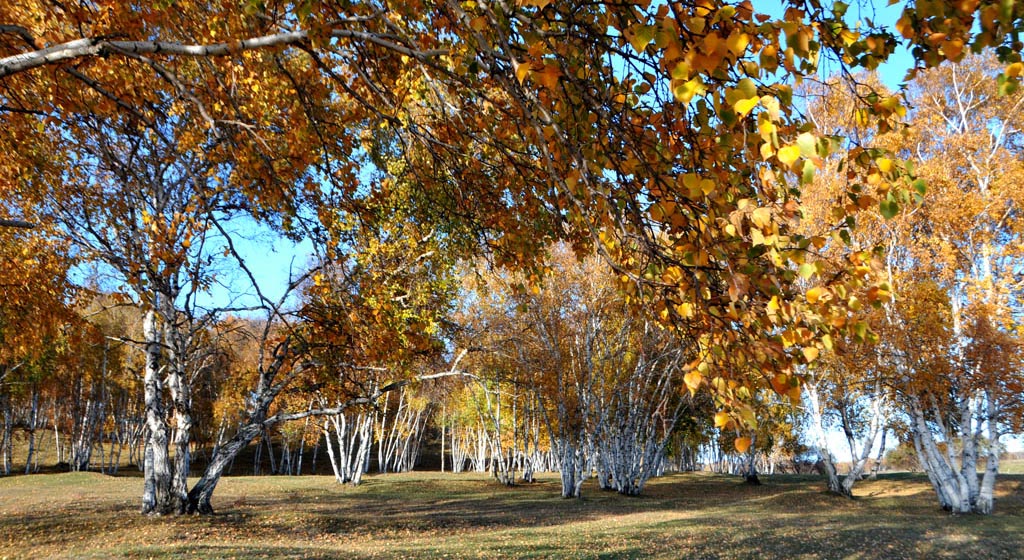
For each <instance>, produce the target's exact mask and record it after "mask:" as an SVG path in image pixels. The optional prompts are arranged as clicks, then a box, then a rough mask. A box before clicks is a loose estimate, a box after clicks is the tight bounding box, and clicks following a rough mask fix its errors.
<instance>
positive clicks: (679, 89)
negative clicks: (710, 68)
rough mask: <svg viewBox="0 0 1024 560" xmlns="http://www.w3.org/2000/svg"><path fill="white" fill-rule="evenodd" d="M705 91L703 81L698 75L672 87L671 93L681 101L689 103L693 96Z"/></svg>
mask: <svg viewBox="0 0 1024 560" xmlns="http://www.w3.org/2000/svg"><path fill="white" fill-rule="evenodd" d="M705 91H707V90H706V88H705V86H704V82H703V81H701V79H700V76H698V77H696V78H693V79H692V80H689V81H687V82H684V83H682V84H679V85H677V86H676V87H674V88H672V95H674V96H675V97H676V99H678V100H679V101H682V102H683V103H689V102H690V100H691V99H693V98H694V96H696V95H701V94H703V93H704V92H705Z"/></svg>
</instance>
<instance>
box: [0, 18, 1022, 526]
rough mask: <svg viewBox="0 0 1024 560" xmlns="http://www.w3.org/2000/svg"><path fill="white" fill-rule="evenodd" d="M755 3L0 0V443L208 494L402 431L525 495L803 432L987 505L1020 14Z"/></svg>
mask: <svg viewBox="0 0 1024 560" xmlns="http://www.w3.org/2000/svg"><path fill="white" fill-rule="evenodd" d="M780 4H781V5H780V6H777V8H779V9H778V10H776V11H775V12H772V13H762V12H759V11H758V9H757V8H756V7H755V5H754V4H753V3H752V2H750V1H741V2H725V1H721V0H694V1H681V2H662V3H652V2H649V1H642V0H641V1H627V2H576V1H569V2H550V1H548V0H516V1H457V0H441V1H437V2H426V1H422V2H421V1H409V2H388V1H383V0H371V1H367V2H351V1H334V0H323V1H317V2H312V1H302V2H290V1H276V0H266V1H254V0H247V1H244V2H239V3H204V2H194V1H191V0H178V1H172V2H152V3H141V4H138V3H123V2H114V1H96V0H90V1H84V2H78V3H73V4H71V3H55V2H50V1H47V0H27V1H25V2H18V3H7V4H4V5H3V6H0V114H2V116H3V124H4V126H3V127H2V129H0V149H2V150H3V151H4V153H5V158H4V159H3V160H0V213H2V214H3V215H2V216H0V218H2V219H3V220H2V222H0V262H2V263H3V265H2V266H3V269H2V272H3V279H2V283H0V289H2V292H0V411H2V416H3V418H2V421H3V430H2V432H0V452H2V465H0V466H2V471H3V472H4V473H5V474H9V473H10V472H11V470H12V468H13V464H14V462H15V461H18V463H19V464H22V463H21V461H22V460H24V463H23V464H24V467H25V472H26V473H28V472H31V471H32V470H34V469H36V468H37V466H38V464H39V462H40V459H39V454H38V452H37V443H38V441H37V438H38V436H39V434H41V433H46V434H47V435H52V437H53V438H54V447H55V449H56V450H57V457H56V458H51V460H54V459H55V461H56V462H57V463H60V464H65V465H67V467H68V468H70V469H74V470H85V469H98V470H102V471H104V472H111V473H113V472H116V471H117V469H118V468H119V467H120V466H122V465H125V464H131V465H137V466H138V467H139V468H140V469H142V471H143V473H144V478H143V480H144V482H143V485H144V491H143V494H142V495H143V498H142V504H141V509H142V511H143V512H144V513H153V514H168V513H186V512H189V513H211V512H213V506H212V501H211V499H212V496H213V493H214V490H215V489H216V486H217V483H218V481H219V479H220V477H221V476H222V475H223V474H224V473H225V472H228V471H230V470H232V469H235V468H236V466H235V462H236V459H238V458H239V457H240V454H241V452H242V451H243V450H244V449H246V448H251V449H252V450H253V451H254V459H253V469H254V470H256V471H259V470H260V469H263V468H265V466H267V465H269V470H270V472H271V473H279V474H302V473H304V472H310V471H311V470H312V469H315V468H317V467H316V465H315V463H316V461H317V458H318V457H319V458H320V461H321V463H323V462H324V461H326V462H327V463H329V468H330V470H331V471H332V472H333V474H334V475H335V478H336V480H337V481H338V482H339V483H352V484H358V483H359V481H360V478H361V476H362V475H363V474H364V473H366V472H368V471H370V470H371V469H373V468H376V469H377V470H379V471H380V472H395V471H403V470H408V469H411V468H413V467H414V466H415V465H416V464H417V461H418V458H419V457H420V455H421V450H422V449H423V448H424V447H425V446H426V445H435V444H440V457H441V459H440V460H441V465H440V467H441V468H442V469H450V470H452V471H454V472H460V471H462V470H465V469H475V470H481V471H484V470H490V471H491V472H492V473H493V475H494V476H495V478H496V479H497V480H499V481H500V482H502V483H504V484H509V485H511V484H517V483H519V482H520V481H526V482H529V481H531V480H532V479H533V475H534V473H536V472H538V471H544V470H557V471H558V472H559V473H560V474H561V480H562V488H561V495H562V496H563V497H579V496H580V495H581V489H582V485H583V483H584V481H585V480H587V479H589V478H591V477H596V479H597V483H598V485H599V487H601V488H605V489H611V490H614V491H617V492H620V493H623V494H629V495H635V494H639V493H641V492H642V491H643V488H644V484H645V482H646V481H647V480H648V479H649V478H650V477H652V476H657V475H659V474H661V473H663V472H665V471H666V470H668V469H696V468H701V467H708V468H715V469H720V470H727V471H729V472H734V473H737V474H744V475H745V476H746V477H747V480H748V481H750V482H757V474H758V472H759V471H761V472H764V471H768V472H774V471H775V470H776V469H781V468H785V466H786V465H789V466H790V467H792V468H799V466H800V465H801V462H802V461H806V460H807V459H808V458H809V457H817V458H818V460H817V461H815V460H810V463H811V464H815V463H817V467H818V468H820V469H821V470H822V471H823V473H824V474H825V475H826V479H827V481H828V482H827V484H828V487H829V489H830V490H832V491H834V492H836V493H839V494H842V495H845V496H852V495H853V488H854V485H855V483H856V481H857V480H858V479H860V478H861V477H862V476H865V475H866V474H868V472H869V470H870V469H875V470H877V468H878V465H879V464H880V463H881V457H882V454H883V453H884V451H885V449H886V447H887V445H886V441H887V438H888V437H890V436H893V437H894V438H895V439H897V440H899V441H900V442H902V443H903V444H905V445H909V446H912V447H913V449H914V450H915V454H916V457H917V461H918V464H919V465H920V467H921V468H922V469H923V470H924V471H925V472H926V473H927V475H928V477H929V480H930V481H931V482H932V484H933V486H934V488H935V491H936V495H937V497H938V501H939V503H940V505H941V507H942V508H944V509H947V510H950V511H953V512H957V513H967V512H977V513H983V514H987V513H991V512H992V510H993V507H994V497H993V496H994V485H995V481H996V477H997V474H998V468H999V457H1000V452H1001V438H1003V437H1004V436H1006V435H1008V434H1014V433H1020V432H1021V431H1022V422H1024V400H1022V394H1024V371H1022V370H1021V366H1022V364H1021V352H1020V346H1021V343H1022V340H1021V334H1022V329H1024V326H1022V322H1021V320H1022V315H1021V312H1022V306H1021V303H1022V302H1021V294H1022V292H1021V279H1020V275H1021V266H1022V262H1024V261H1022V257H1024V255H1022V254H1021V249H1022V248H1024V240H1022V238H1021V236H1022V225H1024V222H1022V221H1021V216H1020V213H1019V210H1018V209H1019V207H1020V205H1021V204H1022V203H1024V200H1022V198H1024V190H1021V189H1020V187H1019V183H1020V181H1019V177H1021V174H1022V172H1024V168H1022V166H1024V151H1022V150H1024V143H1022V140H1024V122H1022V116H1021V115H1024V111H1021V104H1022V100H1024V95H1022V94H1020V93H1018V91H1017V88H1018V81H1019V78H1020V76H1021V74H1024V62H1022V60H1021V55H1020V51H1021V45H1020V42H1019V39H1018V37H1019V33H1020V32H1021V31H1022V30H1024V5H1019V4H1017V3H1013V2H990V1H978V0H975V1H965V2H955V3H953V2H949V3H947V2H934V1H923V0H922V1H917V2H907V3H906V4H905V5H904V6H903V7H902V10H901V12H900V16H899V18H898V20H897V21H895V23H894V24H893V25H891V26H889V25H886V22H881V21H876V20H875V18H874V17H873V15H872V14H873V9H872V6H870V4H868V3H865V4H864V5H849V4H847V3H844V2H839V1H835V2H822V1H820V0H801V1H797V0H785V1H783V2H781V3H780ZM898 51H908V52H909V53H910V55H911V56H912V58H913V61H914V63H913V64H914V66H913V67H912V68H911V69H910V71H909V72H908V74H907V75H906V77H905V83H904V85H903V86H902V89H900V90H899V91H893V90H890V89H888V88H886V87H885V86H883V85H882V82H881V80H880V79H879V78H878V76H877V74H876V72H877V71H879V67H880V65H883V64H884V63H885V62H886V61H887V60H888V59H889V58H890V57H891V56H892V55H893V54H894V53H896V52H898ZM826 74H827V75H826ZM256 235H263V236H268V237H271V238H273V239H285V240H288V241H290V242H292V243H294V244H296V245H297V246H299V247H303V248H304V249H302V251H304V252H305V253H306V254H305V255H304V256H303V259H304V260H303V261H302V262H295V263H293V265H292V266H293V268H292V269H291V270H289V271H288V272H289V274H288V278H287V281H286V282H285V285H284V286H279V285H272V284H271V283H269V282H268V280H267V276H266V275H265V274H264V272H265V270H264V269H265V267H266V266H267V264H266V263H264V262H262V261H261V259H260V258H259V257H253V256H251V248H252V247H253V246H257V244H256V242H255V241H254V240H253V237H254V236H256ZM225 293H226V294H227V295H225ZM835 431H838V432H841V434H842V435H843V436H844V438H843V439H844V441H845V446H846V447H847V449H844V452H848V454H849V456H850V461H849V465H848V467H843V468H840V466H839V465H838V464H837V463H838V460H837V459H836V452H837V451H838V450H836V449H834V448H833V447H832V446H833V445H834V442H835V441H836V440H835V438H830V437H829V435H828V434H829V433H830V432H835ZM19 438H24V441H25V442H26V443H27V450H28V451H27V456H26V457H24V459H22V458H20V457H19V458H16V457H14V456H13V453H14V452H13V450H14V442H15V440H16V439H19ZM19 441H20V440H19ZM889 441H890V442H891V441H893V440H889ZM122 454H124V455H122ZM306 461H308V462H306ZM307 465H308V466H307ZM197 466H201V472H196V471H199V470H200V469H197V468H196V467H197ZM979 468H981V469H982V470H983V474H982V475H981V476H980V477H979V476H978V470H979ZM841 470H843V471H845V472H843V473H842V476H841V473H840V471H841ZM190 474H192V475H196V474H198V475H200V476H199V479H198V480H197V481H196V482H195V483H194V484H192V485H191V486H190V485H189V480H188V477H189V475H190Z"/></svg>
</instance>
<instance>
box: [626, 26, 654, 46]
mask: <svg viewBox="0 0 1024 560" xmlns="http://www.w3.org/2000/svg"><path fill="white" fill-rule="evenodd" d="M654 31H655V28H654V26H653V25H638V26H637V27H634V28H633V38H632V39H630V40H629V44H630V45H633V49H634V50H636V52H638V53H642V52H644V49H646V48H647V45H649V44H651V41H653V40H654Z"/></svg>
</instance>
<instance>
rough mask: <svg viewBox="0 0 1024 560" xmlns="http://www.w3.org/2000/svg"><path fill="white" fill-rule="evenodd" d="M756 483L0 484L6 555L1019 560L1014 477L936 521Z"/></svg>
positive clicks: (923, 489) (915, 510)
mask: <svg viewBox="0 0 1024 560" xmlns="http://www.w3.org/2000/svg"><path fill="white" fill-rule="evenodd" d="M764 481H765V482H766V484H765V485H763V486H760V487H754V486H747V485H745V484H743V483H742V482H741V481H740V480H739V479H737V478H734V477H726V476H719V475H711V474H705V473H695V474H683V475H672V476H668V477H664V478H662V479H657V480H653V481H651V482H650V483H649V485H648V488H647V491H646V492H645V495H644V496H641V497H636V498H629V497H624V496H619V495H617V494H614V493H607V492H601V491H599V490H597V489H596V488H594V487H592V486H589V485H588V486H587V487H585V489H584V496H585V499H583V500H562V499H560V498H558V493H557V491H558V487H557V480H556V478H555V477H553V476H546V477H542V478H541V481H540V482H539V483H536V484H531V485H521V486H517V487H515V488H505V487H502V486H499V485H497V484H495V483H493V482H492V481H491V480H489V479H488V478H487V477H486V476H482V475H476V474H464V475H453V474H440V473H411V474H404V475H385V476H370V477H367V478H366V479H365V483H364V484H363V485H361V486H359V487H357V488H352V487H343V486H339V485H337V484H336V483H335V482H334V481H333V479H332V478H331V477H322V476H317V477H313V476H305V477H230V478H225V479H224V480H223V481H222V482H221V485H220V487H219V488H218V490H217V494H216V496H215V501H214V506H215V507H216V508H217V510H218V514H217V515H215V516H212V517H171V518H162V519H161V518H149V517H143V516H140V515H138V514H137V513H136V510H137V508H138V501H139V500H138V497H139V495H140V493H141V481H140V479H138V478H112V477H106V476H102V475H98V474H89V473H72V474H47V475H36V476H17V477H11V478H7V479H0V557H4V556H6V557H9V558H46V557H79V558H110V557H115V558H118V557H120V558H151V557H152V558H179V557H188V558H194V557H199V558H231V557H235V558H342V557H343V558H396V557H398V558H400V557H408V558H444V557H454V558H481V557H482V558H503V557H515V558H637V557H660V558H1019V557H1020V556H1021V551H1022V550H1024V476H1021V475H1010V476H1005V477H1003V480H1002V483H1001V485H1000V488H999V490H1000V499H999V501H998V504H997V508H998V511H997V514H996V515H994V516H991V517H980V516H961V517H952V516H949V515H947V514H945V513H943V512H942V511H940V510H939V509H938V507H937V506H936V503H935V499H934V496H933V494H932V491H931V487H930V486H929V485H928V483H927V479H925V478H924V477H923V476H920V475H908V474H900V475H890V476H884V477H882V478H880V479H879V480H877V481H864V482H863V483H861V485H860V486H858V489H857V491H858V495H859V496H860V497H859V498H858V499H857V500H853V501H851V500H845V499H841V498H837V497H833V496H831V495H828V494H827V493H825V492H823V487H822V482H821V481H820V480H818V479H814V478H813V477H806V476H803V477H794V476H777V477H765V478H764Z"/></svg>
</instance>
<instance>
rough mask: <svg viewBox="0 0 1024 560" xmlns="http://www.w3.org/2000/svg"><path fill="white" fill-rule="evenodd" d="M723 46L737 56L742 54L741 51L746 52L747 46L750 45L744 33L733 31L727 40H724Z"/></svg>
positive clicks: (748, 38)
mask: <svg viewBox="0 0 1024 560" xmlns="http://www.w3.org/2000/svg"><path fill="white" fill-rule="evenodd" d="M725 44H726V46H727V47H728V48H729V52H731V53H732V54H734V55H735V56H739V55H741V54H743V51H745V50H747V45H749V44H750V36H748V35H747V34H746V33H741V32H739V31H733V32H732V34H731V35H729V38H728V39H726V41H725Z"/></svg>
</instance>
